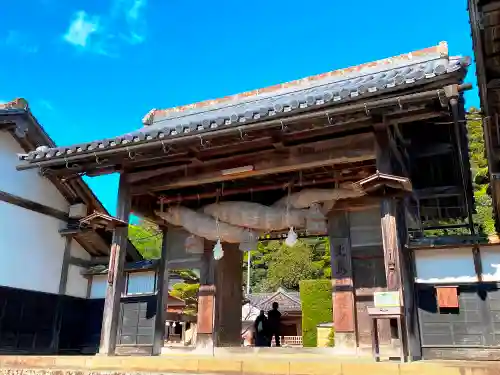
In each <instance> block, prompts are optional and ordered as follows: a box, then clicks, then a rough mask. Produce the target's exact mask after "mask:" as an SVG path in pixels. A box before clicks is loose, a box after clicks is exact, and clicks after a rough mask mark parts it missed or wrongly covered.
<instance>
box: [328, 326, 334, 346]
mask: <svg viewBox="0 0 500 375" xmlns="http://www.w3.org/2000/svg"><path fill="white" fill-rule="evenodd" d="M328 346H331V347H333V346H335V328H333V327H332V329H330V333H329V334H328Z"/></svg>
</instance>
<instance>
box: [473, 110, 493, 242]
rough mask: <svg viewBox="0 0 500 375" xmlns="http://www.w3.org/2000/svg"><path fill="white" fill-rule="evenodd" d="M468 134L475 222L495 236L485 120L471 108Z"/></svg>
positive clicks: (484, 230) (480, 229) (485, 232)
mask: <svg viewBox="0 0 500 375" xmlns="http://www.w3.org/2000/svg"><path fill="white" fill-rule="evenodd" d="M467 134H468V138H469V159H470V163H471V173H472V176H473V178H474V180H473V182H474V184H473V185H474V200H475V208H476V213H475V214H474V215H473V220H474V223H475V224H476V226H477V227H478V229H479V232H480V233H483V234H486V235H488V234H494V233H495V232H496V231H495V219H494V216H493V202H492V199H491V197H490V195H489V194H488V191H489V182H490V181H489V174H488V161H487V159H486V152H485V148H484V134H483V120H482V117H481V113H480V112H479V111H478V110H477V109H475V108H470V109H469V113H468V115H467Z"/></svg>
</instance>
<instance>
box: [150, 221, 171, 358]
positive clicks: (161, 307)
mask: <svg viewBox="0 0 500 375" xmlns="http://www.w3.org/2000/svg"><path fill="white" fill-rule="evenodd" d="M162 229H163V230H162V232H163V240H162V244H161V258H160V264H159V265H158V279H157V282H156V283H157V287H156V298H157V299H156V320H155V339H154V346H153V355H159V354H161V348H162V347H163V340H164V336H165V322H166V317H167V302H168V281H169V270H168V248H167V236H168V230H167V227H163V228H162Z"/></svg>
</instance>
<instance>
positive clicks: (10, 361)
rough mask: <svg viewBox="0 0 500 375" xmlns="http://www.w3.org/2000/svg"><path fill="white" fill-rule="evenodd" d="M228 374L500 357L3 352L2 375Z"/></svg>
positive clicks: (381, 370) (356, 371)
mask: <svg viewBox="0 0 500 375" xmlns="http://www.w3.org/2000/svg"><path fill="white" fill-rule="evenodd" d="M138 373H143V374H152V373H162V374H205V375H208V374H227V375H259V374H262V375H378V374H380V375H424V374H429V375H500V363H498V362H473V361H463V362H462V361H448V362H428V361H420V362H413V363H404V364H400V363H397V362H380V363H375V362H372V361H369V360H364V359H352V360H334V359H330V358H324V359H320V358H314V359H311V358H310V359H304V358H296V359H290V358H286V359H280V358H278V356H277V357H276V358H275V359H272V358H260V357H259V356H258V355H256V356H255V357H246V358H216V357H202V356H199V357H192V356H182V357H181V356H175V357H167V356H161V357H100V356H96V357H83V356H82V357H80V356H52V357H39V356H0V375H52V374H53V375H87V374H89V375H90V374H92V375H98V374H113V375H120V374H124V375H125V374H127V375H128V374H138Z"/></svg>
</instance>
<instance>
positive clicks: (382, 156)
mask: <svg viewBox="0 0 500 375" xmlns="http://www.w3.org/2000/svg"><path fill="white" fill-rule="evenodd" d="M388 130H389V129H388V128H387V127H381V128H379V129H376V131H375V139H376V147H375V148H376V159H377V160H376V164H377V170H378V171H379V172H381V173H386V174H394V168H393V163H392V159H391V156H392V155H391V148H390V146H389V133H388ZM380 209H381V212H380V217H381V219H380V225H381V231H382V243H383V248H384V266H385V276H386V280H387V290H388V291H392V292H398V293H399V300H400V303H401V306H402V307H403V311H404V319H403V326H404V329H403V332H400V333H399V336H400V337H399V340H400V343H399V344H400V345H403V347H404V349H403V350H404V352H407V349H406V348H408V347H410V351H412V352H413V353H414V355H413V356H414V357H418V354H417V352H419V350H420V348H419V345H420V344H419V343H420V341H419V337H418V329H417V324H418V323H417V322H416V314H417V312H416V306H415V303H414V302H415V296H414V293H413V280H409V279H408V278H409V277H412V276H411V275H412V273H410V272H406V271H405V268H406V269H408V270H409V266H410V265H409V264H407V262H409V261H410V257H409V256H405V254H404V248H403V247H404V244H405V243H406V238H407V229H406V218H405V216H406V214H405V211H406V209H405V206H404V198H403V197H395V196H383V197H382V200H381V205H380ZM406 255H408V254H406ZM403 277H405V278H406V279H403ZM403 284H404V285H405V287H404V288H403ZM410 284H411V285H410ZM401 336H402V337H401ZM408 344H409V345H408ZM410 356H412V355H411V354H410Z"/></svg>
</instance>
